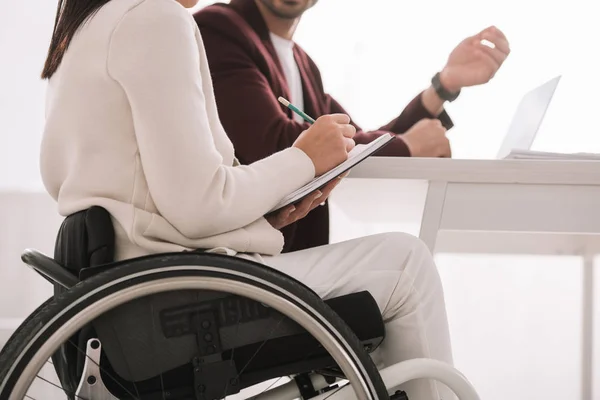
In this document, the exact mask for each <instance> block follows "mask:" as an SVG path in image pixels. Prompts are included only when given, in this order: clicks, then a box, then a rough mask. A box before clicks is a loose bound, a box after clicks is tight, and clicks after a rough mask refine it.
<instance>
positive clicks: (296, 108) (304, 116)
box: [277, 96, 315, 124]
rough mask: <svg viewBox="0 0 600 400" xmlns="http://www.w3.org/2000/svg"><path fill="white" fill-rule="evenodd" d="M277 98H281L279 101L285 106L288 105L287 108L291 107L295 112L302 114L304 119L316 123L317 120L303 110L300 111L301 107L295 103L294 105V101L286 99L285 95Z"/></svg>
mask: <svg viewBox="0 0 600 400" xmlns="http://www.w3.org/2000/svg"><path fill="white" fill-rule="evenodd" d="M277 100H279V102H280V103H281V104H283V105H284V106H286V107H287V108H289V109H290V110H292V111H293V112H295V113H296V114H298V115H299V116H301V117H302V118H304V120H305V121H306V122H308V123H309V124H314V123H315V120H314V119H312V118H311V117H309V116H308V115H306V114H305V113H303V112H302V111H300V109H299V108H298V107H296V106H295V105H293V104H292V103H290V102H289V101H287V100H286V99H284V98H283V97H281V96H280V97H279V98H278V99H277Z"/></svg>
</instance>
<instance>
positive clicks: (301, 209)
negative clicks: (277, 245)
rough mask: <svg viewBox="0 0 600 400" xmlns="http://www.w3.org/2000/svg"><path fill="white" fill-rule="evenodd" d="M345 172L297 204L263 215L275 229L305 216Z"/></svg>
mask: <svg viewBox="0 0 600 400" xmlns="http://www.w3.org/2000/svg"><path fill="white" fill-rule="evenodd" d="M346 175H348V174H347V173H345V174H343V175H341V176H338V177H337V178H336V179H334V180H332V181H331V182H329V183H328V184H327V185H325V187H323V188H322V189H321V190H316V191H314V192H313V193H311V194H310V195H308V196H306V197H305V198H304V199H303V200H302V201H300V203H298V204H295V205H294V204H290V205H289V206H287V207H285V208H282V209H281V210H278V211H275V212H274V213H271V214H268V215H265V218H266V220H267V221H269V223H270V224H271V225H272V226H273V228H275V229H281V228H283V227H285V226H288V225H290V224H293V223H294V222H296V221H298V220H299V219H302V218H304V217H306V215H307V214H308V213H309V212H311V211H312V210H314V209H315V208H317V207H318V206H319V204H323V203H324V202H325V200H327V198H328V197H329V195H330V194H331V191H332V190H333V189H334V188H335V187H336V186H337V185H338V184H339V183H340V182H341V181H342V178H344V177H345V176H346Z"/></svg>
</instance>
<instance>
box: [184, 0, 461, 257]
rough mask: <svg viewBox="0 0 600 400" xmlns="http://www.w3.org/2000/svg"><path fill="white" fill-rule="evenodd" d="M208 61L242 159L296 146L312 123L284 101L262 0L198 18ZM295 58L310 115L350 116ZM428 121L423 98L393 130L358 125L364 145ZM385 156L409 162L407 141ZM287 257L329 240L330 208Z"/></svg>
mask: <svg viewBox="0 0 600 400" xmlns="http://www.w3.org/2000/svg"><path fill="white" fill-rule="evenodd" d="M194 18H195V20H196V22H197V24H198V26H199V28H200V31H201V34H202V39H203V41H204V47H205V48H206V53H207V56H208V63H209V65H210V70H211V75H212V79H213V85H214V90H215V96H216V100H217V107H218V112H219V117H220V119H221V122H222V124H223V127H224V128H225V131H226V132H227V134H228V135H229V137H230V138H231V140H232V142H233V145H234V148H235V151H236V156H237V158H238V159H239V161H240V162H241V163H242V164H250V163H253V162H255V161H257V160H260V159H262V158H265V157H267V156H269V155H271V154H273V153H276V152H278V151H281V150H283V149H285V148H287V147H290V146H291V145H292V144H293V143H294V141H295V140H296V138H297V137H298V135H300V133H301V132H302V131H304V130H306V129H307V128H308V127H309V125H308V124H307V123H299V122H296V121H295V120H294V119H293V117H292V112H291V111H290V110H289V109H287V108H285V107H283V106H282V105H281V104H280V103H279V102H278V101H277V98H278V97H279V96H283V97H285V98H289V90H288V87H287V83H286V80H285V75H284V73H283V69H282V67H281V64H280V62H279V59H278V57H277V53H276V52H275V48H274V47H273V44H272V42H271V39H270V36H269V30H268V28H267V25H266V23H265V21H264V19H263V18H262V15H261V13H260V11H259V10H258V7H257V6H256V3H255V0H231V2H230V3H229V4H222V3H217V4H214V5H212V6H208V7H206V8H204V9H202V10H200V11H199V12H197V13H196V14H195V15H194ZM294 56H295V59H296V62H297V64H298V68H299V70H300V75H301V78H302V87H303V92H304V111H305V112H306V113H307V114H308V115H310V116H312V117H314V118H318V117H319V116H321V115H324V114H332V113H344V114H347V112H346V111H345V110H344V109H343V108H342V106H341V105H340V104H339V103H338V102H337V101H336V100H335V99H334V98H333V97H331V96H330V95H328V94H326V93H325V92H324V89H323V83H322V81H321V74H320V72H319V69H318V68H317V66H316V64H315V63H314V62H313V60H312V59H311V58H310V57H309V56H308V55H307V54H306V53H305V52H304V50H302V49H301V48H300V47H299V46H298V45H295V46H294ZM423 118H435V117H434V116H432V115H431V114H430V113H429V112H428V111H427V110H426V109H425V108H424V107H423V104H422V102H421V95H420V94H419V95H418V96H417V97H415V98H414V99H413V100H412V101H411V102H410V103H409V104H408V105H407V106H406V108H405V109H404V110H403V111H402V113H401V114H400V115H399V116H398V117H397V118H395V119H393V120H392V121H391V122H389V123H388V124H387V125H384V126H382V127H381V128H380V129H378V130H376V131H371V132H365V131H363V130H361V129H360V127H358V126H356V128H357V134H356V136H355V137H354V139H355V141H356V143H369V142H370V141H372V140H374V139H375V138H377V137H379V136H380V135H382V134H383V133H385V132H392V133H395V134H399V135H400V134H403V133H404V132H406V131H407V130H408V129H410V128H411V127H412V126H413V125H414V124H415V123H416V122H418V121H419V120H421V119H423ZM438 118H439V119H440V120H441V121H442V123H443V125H444V126H445V127H446V128H447V129H450V128H451V127H452V121H451V120H450V118H449V116H448V115H447V114H446V112H445V111H444V112H443V113H442V114H441V115H440V116H439V117H438ZM378 155H379V156H400V157H409V156H410V152H409V151H408V148H407V147H406V144H405V143H404V141H402V140H401V139H397V140H394V141H393V142H392V143H390V144H389V145H388V146H386V147H385V148H384V149H383V150H382V151H381V152H380V153H379V154H378ZM282 232H283V234H284V236H285V246H284V252H288V251H296V250H302V249H306V248H310V247H314V246H320V245H325V244H327V243H328V242H329V210H328V207H327V205H325V206H323V207H317V208H316V209H314V210H313V211H312V212H310V213H309V215H307V216H306V217H305V218H303V219H301V220H300V221H298V222H296V223H294V224H292V225H289V226H287V227H285V228H284V229H283V230H282Z"/></svg>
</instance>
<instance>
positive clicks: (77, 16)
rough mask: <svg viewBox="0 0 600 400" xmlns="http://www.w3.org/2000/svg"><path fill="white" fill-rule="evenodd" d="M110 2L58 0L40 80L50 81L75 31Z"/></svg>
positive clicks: (107, 0)
mask: <svg viewBox="0 0 600 400" xmlns="http://www.w3.org/2000/svg"><path fill="white" fill-rule="evenodd" d="M109 1H110V0H59V1H58V8H57V10H56V19H55V21H54V30H53V32H52V40H51V41H50V47H49V49H48V56H47V58H46V62H45V64H44V70H43V71H42V79H50V77H52V75H54V73H55V72H56V70H57V69H58V67H59V65H60V63H61V61H62V59H63V56H64V55H65V52H66V51H67V48H68V47H69V43H71V39H73V36H74V35H75V32H77V29H79V27H80V26H81V25H82V24H83V23H84V22H85V21H86V20H87V19H88V18H90V17H91V16H93V15H94V13H95V12H96V11H98V10H99V9H100V8H101V7H102V6H103V5H105V4H106V3H108V2H109Z"/></svg>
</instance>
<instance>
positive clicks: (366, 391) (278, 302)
mask: <svg viewBox="0 0 600 400" xmlns="http://www.w3.org/2000/svg"><path fill="white" fill-rule="evenodd" d="M164 256H165V255H156V256H149V257H143V258H140V259H134V260H130V262H125V263H122V264H121V265H119V266H118V267H115V268H114V269H112V270H109V271H107V272H104V273H101V274H98V275H97V276H94V277H92V278H90V279H88V280H86V281H85V282H82V283H81V284H84V283H85V284H86V285H85V286H90V285H93V284H95V285H96V286H97V287H95V289H94V290H93V291H90V292H85V293H84V294H83V295H82V296H80V297H77V299H76V300H75V301H74V302H72V303H69V304H66V305H65V306H64V307H59V309H58V310H57V311H56V312H55V314H56V315H53V316H52V317H51V319H50V320H49V321H47V322H46V323H44V325H43V326H42V327H40V328H39V329H38V330H37V331H36V332H35V335H34V336H33V337H32V338H29V340H28V343H27V345H26V346H25V348H24V349H21V350H20V351H19V355H18V357H17V358H16V359H15V361H14V362H12V363H11V367H9V368H8V372H6V373H2V371H1V369H0V379H2V380H1V381H0V397H3V396H4V394H3V391H5V390H11V392H12V393H11V395H10V397H9V399H13V398H18V399H21V398H22V397H19V393H18V392H17V394H16V397H15V393H14V391H15V390H21V391H22V390H27V388H28V387H29V385H30V384H31V382H32V381H33V379H34V378H35V374H36V373H37V372H38V371H39V369H40V368H41V366H43V364H44V363H45V362H46V360H47V359H48V358H49V357H50V355H51V354H52V353H53V352H54V351H55V350H56V348H57V347H58V346H59V345H60V344H61V343H62V341H64V339H65V338H68V337H69V336H70V335H72V334H73V333H74V332H75V331H77V330H78V329H80V328H81V326H83V325H84V324H86V323H88V322H90V321H91V320H93V319H94V318H96V317H97V316H98V315H101V314H102V313H103V312H106V311H108V310H109V309H111V308H114V307H116V306H118V305H119V303H121V304H122V303H126V302H127V301H130V300H133V299H135V298H138V297H141V296H143V295H149V294H153V293H159V292H166V291H169V290H182V289H201V290H212V291H214V290H220V291H224V292H229V293H232V294H239V295H241V296H245V297H247V298H251V299H253V300H256V301H259V302H261V303H264V304H266V305H268V306H270V307H273V308H274V309H276V310H278V311H279V312H281V313H282V314H284V315H286V316H288V318H290V319H292V320H294V321H296V322H297V323H298V324H300V325H301V326H303V327H304V328H305V329H306V330H307V331H308V332H309V333H311V334H312V335H313V336H314V337H315V339H317V340H318V341H319V342H321V344H322V345H323V346H324V347H325V349H326V350H327V351H328V352H329V354H330V355H331V356H332V357H333V358H334V359H335V360H336V362H337V363H338V364H339V366H340V368H341V369H342V370H343V371H344V374H346V376H347V378H348V380H349V381H350V382H351V383H352V384H353V387H356V388H357V389H355V390H357V392H359V393H361V394H360V396H359V398H361V399H363V398H364V399H377V398H378V396H377V394H376V393H377V392H378V391H379V392H380V394H381V392H383V393H386V391H385V387H384V385H383V382H382V381H381V380H380V377H379V375H378V374H377V378H378V379H377V380H379V382H380V387H379V388H376V386H377V384H376V383H375V384H374V383H373V377H369V378H368V379H365V376H366V375H367V374H368V373H367V371H366V369H365V365H364V364H365V362H364V360H360V356H359V355H358V354H357V353H356V350H355V349H352V348H351V345H350V344H349V343H348V341H347V338H344V337H343V336H344V335H343V334H342V333H341V332H340V330H339V329H335V328H334V327H333V326H332V324H331V321H329V320H328V319H326V318H325V317H324V316H322V312H319V311H317V310H315V309H314V307H312V306H310V305H309V304H307V303H306V301H305V300H306V297H305V298H304V299H302V298H300V297H298V295H296V294H292V293H290V292H289V291H288V290H287V289H285V288H283V287H282V286H281V285H278V284H276V283H273V282H269V281H267V280H265V279H263V278H261V277H258V276H256V275H255V274H249V273H244V272H241V271H240V270H243V268H244V266H245V267H246V268H248V269H250V267H254V268H256V266H255V265H254V264H256V263H252V262H250V261H247V260H242V259H236V258H231V259H230V260H228V262H229V263H231V264H234V267H232V266H231V265H230V266H215V265H207V264H210V261H211V258H216V259H218V258H219V256H216V255H208V254H193V255H192V257H191V258H190V253H188V254H186V255H185V256H184V255H177V256H175V258H180V259H187V260H188V261H189V260H196V261H197V262H199V263H200V264H201V265H193V264H192V265H190V263H189V262H187V261H186V263H181V262H179V263H176V265H177V266H164V265H165V264H166V262H165V257H164ZM220 257H221V259H222V258H223V257H222V256H220ZM226 258H228V259H229V257H226ZM207 261H209V262H208V263H207ZM161 263H162V264H163V266H158V267H157V264H161ZM213 264H214V261H213ZM235 264H237V265H235ZM256 265H258V264H256ZM136 267H137V270H136V271H134V272H133V273H130V271H129V270H131V269H136ZM125 268H127V271H124V269H125ZM234 268H235V269H234ZM186 272H187V273H193V272H195V273H196V274H197V273H213V274H221V275H224V276H226V277H227V278H214V277H211V278H209V277H206V276H185V277H180V278H179V279H176V278H160V277H159V278H156V275H165V274H174V273H179V274H185V273H186ZM114 275H116V276H117V278H116V279H110V278H111V276H114ZM262 275H263V276H269V275H272V276H271V278H273V279H274V278H277V279H278V280H279V281H281V280H282V279H283V280H287V281H288V282H289V283H292V281H291V280H289V278H288V277H287V276H285V275H284V274H280V273H279V274H274V273H273V271H272V270H269V271H267V269H264V273H263V274H262ZM136 278H138V279H146V280H148V281H146V282H142V283H140V284H137V285H132V286H127V287H126V288H123V289H118V290H117V291H116V292H115V293H113V294H108V295H107V296H102V297H101V298H100V299H95V300H92V303H91V304H88V305H85V306H83V308H82V309H81V310H79V311H76V313H75V315H74V316H70V317H69V318H68V321H66V322H65V323H64V324H63V325H61V326H60V327H53V326H52V325H53V324H56V321H57V320H58V319H60V318H61V317H64V316H65V314H67V313H69V312H72V310H73V309H74V308H77V307H81V304H82V303H85V302H86V301H89V299H90V297H93V296H96V295H98V294H99V293H102V292H103V291H107V290H108V291H110V289H111V288H114V286H116V285H119V284H122V283H124V282H125V281H131V280H133V279H136ZM228 278H229V279H232V280H231V281H228V280H227V279H228ZM202 279H204V280H205V281H204V282H199V280H202ZM233 279H240V280H242V279H243V280H246V281H250V282H254V283H255V284H254V285H252V284H248V283H244V282H237V281H234V280H233ZM165 280H167V282H166V283H163V282H162V281H165ZM168 280H170V281H168ZM191 280H195V282H192V281H191ZM186 281H187V282H186ZM81 284H79V285H77V286H76V287H75V288H77V287H81ZM259 285H261V286H266V287H269V288H270V290H271V291H273V292H278V295H277V294H275V293H272V292H270V291H268V290H266V289H263V288H261V287H260V286H259ZM288 286H289V285H288ZM222 289H229V290H222ZM123 292H125V293H130V292H133V295H129V296H130V297H125V296H126V295H124V294H123ZM140 292H141V293H142V294H141V295H140V294H139V293H140ZM302 295H304V296H314V297H315V298H316V299H318V300H319V302H320V303H321V302H322V300H321V299H320V298H318V296H316V295H314V294H313V293H312V292H311V293H309V292H308V291H306V293H304V294H302ZM131 296H133V297H131ZM261 296H262V297H261ZM286 297H288V298H289V299H293V301H295V302H297V303H299V304H300V306H301V307H303V308H304V310H302V309H301V308H300V306H298V304H293V303H292V302H290V301H289V300H288V299H286ZM107 299H110V300H111V301H112V302H109V301H107ZM61 300H64V296H61V297H60V298H59V299H58V302H60V301H61ZM50 303H52V302H50ZM323 304H324V303H323ZM52 305H53V304H49V305H48V306H52ZM54 307H57V305H56V304H55V305H54ZM46 308H48V307H46ZM90 309H95V311H90ZM290 311H291V312H292V314H290ZM311 314H312V315H311ZM298 315H300V316H302V315H304V317H298ZM311 318H312V319H311ZM32 320H34V322H35V323H36V324H37V323H38V321H35V318H28V321H26V322H25V323H24V324H23V325H22V327H23V326H25V325H28V324H32V323H33V322H32ZM49 327H50V328H51V329H52V330H53V333H51V335H50V336H49V337H47V338H45V339H43V342H42V343H41V344H40V343H37V342H39V341H40V339H42V335H43V334H44V333H46V331H47V330H48V328H49ZM18 333H20V332H19V331H17V332H15V334H14V335H13V337H11V340H10V341H9V342H8V343H7V344H6V346H5V347H6V348H8V347H9V346H10V344H11V341H13V339H14V338H15V336H17V334H18ZM57 341H58V343H55V342H57ZM357 343H358V342H357ZM34 344H35V345H37V346H38V348H37V349H36V350H35V353H34V354H33V355H32V356H30V357H29V360H28V362H27V365H26V366H24V367H20V371H17V372H20V376H19V377H18V378H16V381H15V382H14V383H13V384H12V385H11V387H9V388H7V387H6V385H7V381H8V380H14V379H15V378H13V377H12V375H13V374H14V373H15V371H14V370H15V368H16V367H17V366H18V365H19V364H20V363H21V362H22V361H23V357H24V356H27V355H28V353H29V352H30V351H32V349H31V348H32V346H33V345H34ZM344 347H345V348H346V349H345V350H343V348H344ZM358 348H360V347H358ZM3 352H4V351H3ZM365 355H366V353H365ZM367 357H368V356H367ZM350 358H354V360H353V361H351V360H350ZM33 361H35V362H33ZM373 367H374V365H373ZM375 370H376V369H375ZM2 375H4V376H3V377H2ZM27 375H30V376H29V377H28V376H27ZM359 384H360V385H359ZM23 387H25V388H23Z"/></svg>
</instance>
